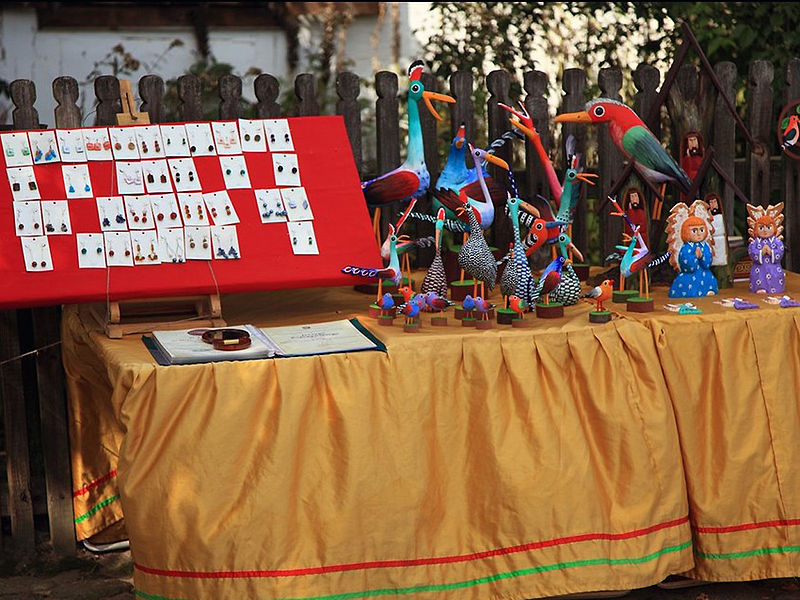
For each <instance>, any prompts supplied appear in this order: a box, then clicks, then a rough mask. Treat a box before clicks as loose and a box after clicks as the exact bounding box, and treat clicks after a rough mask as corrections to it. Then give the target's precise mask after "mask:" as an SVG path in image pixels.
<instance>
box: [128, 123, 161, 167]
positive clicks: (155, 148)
mask: <svg viewBox="0 0 800 600" xmlns="http://www.w3.org/2000/svg"><path fill="white" fill-rule="evenodd" d="M133 129H134V130H135V132H136V144H137V146H138V150H139V156H140V157H141V158H142V159H155V158H161V157H163V156H165V153H164V140H162V139H161V129H160V128H159V126H158V125H142V126H140V127H134V128H133Z"/></svg>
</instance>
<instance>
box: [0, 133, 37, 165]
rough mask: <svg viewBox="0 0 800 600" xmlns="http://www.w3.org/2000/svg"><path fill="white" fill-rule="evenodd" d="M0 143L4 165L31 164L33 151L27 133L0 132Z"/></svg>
mask: <svg viewBox="0 0 800 600" xmlns="http://www.w3.org/2000/svg"><path fill="white" fill-rule="evenodd" d="M0 143H2V146H3V156H4V157H5V161H6V166H8V167H24V166H25V165H32V164H33V153H32V152H31V146H30V143H29V142H28V135H27V134H26V133H25V132H24V131H17V132H15V133H3V134H0Z"/></svg>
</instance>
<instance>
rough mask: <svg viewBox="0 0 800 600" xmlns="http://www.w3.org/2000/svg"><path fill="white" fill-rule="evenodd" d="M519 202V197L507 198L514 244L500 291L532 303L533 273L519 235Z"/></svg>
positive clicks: (505, 294)
mask: <svg viewBox="0 0 800 600" xmlns="http://www.w3.org/2000/svg"><path fill="white" fill-rule="evenodd" d="M519 204H520V199H519V198H509V199H508V200H506V206H507V207H508V214H509V219H511V227H512V231H513V237H512V242H513V244H514V246H513V250H512V258H511V259H510V260H509V262H508V264H507V265H506V268H505V271H503V277H502V279H501V281H500V291H501V292H502V293H503V295H504V296H512V295H514V296H519V297H520V298H522V299H524V300H525V301H526V302H527V303H528V304H530V303H531V302H532V294H533V289H534V281H533V276H532V275H531V268H530V266H529V265H528V258H527V256H526V254H525V250H524V248H523V247H522V239H521V238H520V235H519Z"/></svg>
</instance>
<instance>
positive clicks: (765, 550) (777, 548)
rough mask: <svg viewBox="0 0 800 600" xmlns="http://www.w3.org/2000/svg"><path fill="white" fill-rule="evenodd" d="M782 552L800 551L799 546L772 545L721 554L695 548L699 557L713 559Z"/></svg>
mask: <svg viewBox="0 0 800 600" xmlns="http://www.w3.org/2000/svg"><path fill="white" fill-rule="evenodd" d="M782 552H800V546H773V547H767V548H754V549H752V550H740V551H739V552H725V553H722V554H717V553H713V552H700V551H699V550H695V554H696V555H697V556H699V557H700V558H709V559H713V560H728V559H731V558H745V557H747V556H760V555H762V554H780V553H782Z"/></svg>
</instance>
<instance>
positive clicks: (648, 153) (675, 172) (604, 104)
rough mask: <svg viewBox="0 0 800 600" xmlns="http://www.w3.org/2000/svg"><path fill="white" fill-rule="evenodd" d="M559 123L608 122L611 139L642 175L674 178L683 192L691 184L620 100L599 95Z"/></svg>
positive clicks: (653, 179)
mask: <svg viewBox="0 0 800 600" xmlns="http://www.w3.org/2000/svg"><path fill="white" fill-rule="evenodd" d="M555 122H556V123H592V124H598V123H608V132H609V135H610V136H611V140H612V141H613V142H614V144H615V145H616V146H617V147H618V148H619V149H620V150H621V151H622V153H623V154H624V155H625V156H626V157H627V158H628V159H630V160H632V161H633V162H634V167H635V168H636V170H637V171H638V172H639V173H640V174H641V176H642V177H644V178H645V179H647V180H648V181H650V182H651V183H652V184H654V185H657V184H661V183H666V182H669V181H674V182H675V183H677V184H678V186H679V187H680V188H681V190H682V191H683V192H688V191H689V189H690V188H691V187H692V182H691V180H690V179H689V176H688V175H687V174H686V173H685V172H684V170H683V169H681V167H680V166H679V165H678V163H677V162H675V159H674V158H672V157H671V156H670V155H669V154H668V153H667V151H666V150H664V148H663V147H662V146H661V143H660V142H659V141H658V138H656V136H655V135H653V133H652V132H651V131H650V130H649V129H648V128H647V125H645V124H644V121H642V120H641V119H640V118H639V116H638V115H637V114H636V113H635V112H633V110H631V109H630V108H629V107H628V106H626V105H624V104H623V103H622V102H618V101H617V100H611V99H608V98H598V99H596V100H591V101H589V102H587V103H586V107H585V110H583V111H580V112H574V113H565V114H562V115H558V116H557V117H556V118H555Z"/></svg>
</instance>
